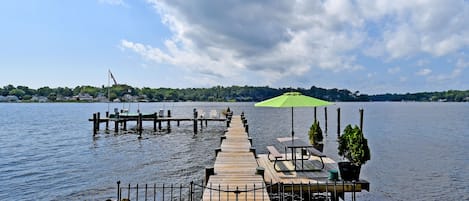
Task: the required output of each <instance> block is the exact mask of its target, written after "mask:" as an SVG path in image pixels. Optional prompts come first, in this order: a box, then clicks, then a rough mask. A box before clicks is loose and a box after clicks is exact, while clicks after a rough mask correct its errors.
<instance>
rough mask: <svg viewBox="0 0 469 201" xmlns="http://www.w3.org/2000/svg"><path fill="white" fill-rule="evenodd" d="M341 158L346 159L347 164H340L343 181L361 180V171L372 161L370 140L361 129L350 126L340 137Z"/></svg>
mask: <svg viewBox="0 0 469 201" xmlns="http://www.w3.org/2000/svg"><path fill="white" fill-rule="evenodd" d="M338 144H339V147H338V150H339V156H342V157H344V158H346V159H347V160H348V161H347V162H339V164H338V165H339V171H340V175H341V177H342V179H343V180H346V181H352V180H357V181H358V180H359V179H360V169H361V166H362V165H363V164H365V163H366V162H367V161H368V160H370V148H369V147H368V140H367V139H366V138H365V137H364V136H363V132H362V131H361V129H360V128H359V127H358V126H356V125H355V127H352V126H351V125H350V124H349V125H347V126H346V127H345V129H344V133H343V135H342V136H340V137H339V142H338Z"/></svg>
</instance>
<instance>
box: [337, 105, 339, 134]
mask: <svg viewBox="0 0 469 201" xmlns="http://www.w3.org/2000/svg"><path fill="white" fill-rule="evenodd" d="M339 136H340V107H339V108H337V137H339Z"/></svg>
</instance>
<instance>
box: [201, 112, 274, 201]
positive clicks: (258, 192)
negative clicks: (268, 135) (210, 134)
mask: <svg viewBox="0 0 469 201" xmlns="http://www.w3.org/2000/svg"><path fill="white" fill-rule="evenodd" d="M213 168H214V175H211V176H210V177H209V179H208V182H207V188H206V189H205V190H204V193H203V198H202V200H204V201H209V200H270V199H269V195H268V193H267V190H266V188H265V183H264V179H263V178H262V175H259V174H256V171H257V168H258V164H257V161H256V157H255V151H253V149H252V148H251V143H250V140H249V136H248V134H247V133H246V132H245V129H244V127H243V123H242V121H241V117H240V116H233V118H232V120H231V125H230V127H229V128H228V130H227V132H226V133H225V137H224V140H223V141H222V143H221V146H220V150H219V152H218V153H217V156H216V159H215V164H214V167H213ZM214 189H216V190H214ZM218 189H220V190H218Z"/></svg>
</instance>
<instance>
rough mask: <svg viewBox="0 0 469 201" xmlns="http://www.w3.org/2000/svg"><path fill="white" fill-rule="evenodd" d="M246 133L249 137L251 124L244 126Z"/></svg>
mask: <svg viewBox="0 0 469 201" xmlns="http://www.w3.org/2000/svg"><path fill="white" fill-rule="evenodd" d="M244 132H246V133H247V134H248V136H249V124H246V125H244Z"/></svg>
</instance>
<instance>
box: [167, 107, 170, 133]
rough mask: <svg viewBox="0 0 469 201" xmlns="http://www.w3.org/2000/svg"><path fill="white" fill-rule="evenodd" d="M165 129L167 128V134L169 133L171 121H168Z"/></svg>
mask: <svg viewBox="0 0 469 201" xmlns="http://www.w3.org/2000/svg"><path fill="white" fill-rule="evenodd" d="M168 111H169V110H168ZM168 114H170V113H168ZM166 127H167V132H168V133H171V120H169V119H168V121H167V125H166Z"/></svg>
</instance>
